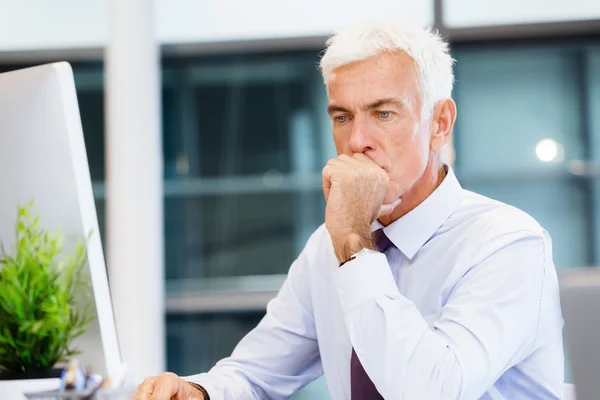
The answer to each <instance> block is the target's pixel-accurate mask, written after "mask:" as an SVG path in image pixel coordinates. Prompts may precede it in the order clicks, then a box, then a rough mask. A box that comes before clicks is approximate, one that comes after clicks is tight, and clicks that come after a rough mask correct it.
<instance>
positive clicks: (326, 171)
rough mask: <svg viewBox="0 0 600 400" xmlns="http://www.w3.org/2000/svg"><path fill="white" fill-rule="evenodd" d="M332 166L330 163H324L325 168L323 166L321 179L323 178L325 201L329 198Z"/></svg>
mask: <svg viewBox="0 0 600 400" xmlns="http://www.w3.org/2000/svg"><path fill="white" fill-rule="evenodd" d="M332 169H333V168H332V166H331V165H326V166H325V168H323V174H322V179H323V183H322V184H323V195H324V196H325V201H327V200H328V199H329V191H330V190H331V176H332V174H333V171H332Z"/></svg>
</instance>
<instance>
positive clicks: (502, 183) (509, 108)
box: [454, 44, 600, 268]
mask: <svg viewBox="0 0 600 400" xmlns="http://www.w3.org/2000/svg"><path fill="white" fill-rule="evenodd" d="M593 54H594V52H593V51H592V47H590V46H587V45H575V44H574V45H556V46H551V45H536V46H534V45H520V46H508V45H506V46H491V45H490V46H484V45H480V46H462V47H461V46H456V49H455V50H454V57H455V58H456V59H457V65H456V70H455V71H456V90H455V94H454V97H455V99H456V101H457V104H458V109H459V112H458V119H457V125H456V132H455V147H456V170H457V174H458V176H459V178H460V180H461V182H462V184H463V186H464V187H465V188H467V189H472V190H474V191H476V192H479V193H481V194H484V195H488V196H490V197H492V198H494V199H497V200H500V201H503V202H506V203H508V204H511V205H514V206H516V207H518V208H520V209H522V210H524V211H526V212H527V213H529V214H530V215H532V216H533V217H534V218H536V219H537V220H538V221H539V222H540V223H541V224H542V226H544V227H545V228H546V229H547V230H548V231H549V233H550V235H551V237H552V239H553V244H554V245H553V251H554V261H555V264H556V265H557V267H558V268H563V267H570V266H582V265H590V264H592V263H594V262H597V261H598V260H597V257H596V255H595V250H594V247H595V243H594V242H593V240H594V237H595V236H596V235H597V233H596V231H597V228H596V225H597V224H596V223H595V222H594V221H593V219H592V218H591V216H592V215H594V208H595V203H594V201H595V200H594V196H593V193H592V192H593V190H592V189H593V187H594V186H595V180H596V174H595V173H592V171H591V170H590V166H591V165H592V163H593V162H594V161H595V159H594V157H595V155H594V154H592V151H591V148H590V143H591V142H592V141H593V140H594V139H593V135H594V132H592V129H591V125H590V124H591V120H590V118H591V117H592V116H591V114H590V113H589V110H590V106H591V104H590V99H589V98H588V97H589V95H591V93H588V91H590V89H591V88H592V86H591V80H592V79H594V78H593V77H592V75H593V71H594V68H593V65H592V63H593V62H594V61H593V60H594V58H593V57H594V56H593ZM595 71H597V68H596V69H595ZM596 75H597V73H596ZM595 79H597V78H595ZM590 92H591V91H590ZM598 134H600V132H598V131H597V130H596V132H595V135H598Z"/></svg>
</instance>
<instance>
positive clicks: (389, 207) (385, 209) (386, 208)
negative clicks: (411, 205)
mask: <svg viewBox="0 0 600 400" xmlns="http://www.w3.org/2000/svg"><path fill="white" fill-rule="evenodd" d="M401 202H402V199H401V198H398V199H396V200H395V201H393V202H391V203H387V204H384V205H382V206H381V208H380V209H379V215H378V216H377V218H381V217H383V216H386V215H389V214H391V213H392V211H394V209H395V208H396V207H398V205H399V204H400V203H401Z"/></svg>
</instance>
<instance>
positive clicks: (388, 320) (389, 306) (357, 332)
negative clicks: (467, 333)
mask: <svg viewBox="0 0 600 400" xmlns="http://www.w3.org/2000/svg"><path fill="white" fill-rule="evenodd" d="M346 325H347V327H348V332H349V335H350V339H351V342H352V344H353V346H354V348H355V351H356V352H357V354H358V356H359V359H360V360H361V363H362V364H363V367H364V368H365V370H366V371H367V372H368V374H369V376H370V377H371V379H372V380H373V382H374V383H375V385H376V387H377V389H378V390H379V392H380V393H381V394H382V396H383V397H384V398H385V399H391V400H394V399H398V400H399V399H416V398H424V399H425V398H426V399H429V400H442V399H444V400H446V399H452V400H454V399H462V398H464V397H462V396H463V383H464V377H463V369H462V366H461V364H460V363H459V361H458V358H457V357H456V355H455V354H454V352H453V351H452V350H450V347H449V346H448V343H447V342H446V341H445V340H444V339H443V338H442V337H441V336H439V335H438V334H436V333H434V331H433V330H431V329H430V327H429V326H428V324H427V322H426V321H425V320H424V319H423V317H422V316H421V315H420V313H419V311H418V310H417V309H416V308H415V307H414V305H412V303H410V302H409V301H408V300H406V299H404V300H403V299H401V298H393V299H392V298H381V299H377V300H374V301H372V302H366V303H363V304H362V305H360V306H358V307H356V308H355V309H353V310H352V311H350V312H348V313H347V314H346Z"/></svg>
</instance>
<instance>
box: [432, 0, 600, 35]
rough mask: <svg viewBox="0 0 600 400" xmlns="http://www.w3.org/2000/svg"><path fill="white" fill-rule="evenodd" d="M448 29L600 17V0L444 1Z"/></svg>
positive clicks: (445, 21)
mask: <svg viewBox="0 0 600 400" xmlns="http://www.w3.org/2000/svg"><path fill="white" fill-rule="evenodd" d="M443 17H444V21H443V22H444V25H445V26H446V27H448V28H466V27H475V26H495V25H514V24H531V23H542V22H563V21H577V20H591V19H600V0H444V5H443Z"/></svg>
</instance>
